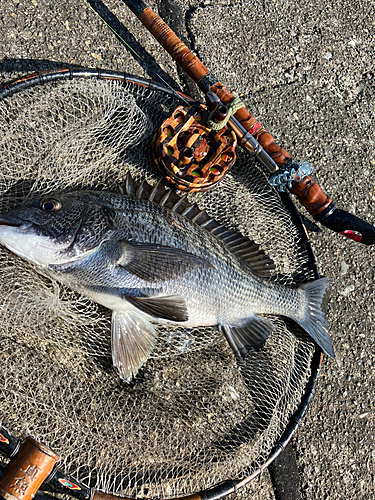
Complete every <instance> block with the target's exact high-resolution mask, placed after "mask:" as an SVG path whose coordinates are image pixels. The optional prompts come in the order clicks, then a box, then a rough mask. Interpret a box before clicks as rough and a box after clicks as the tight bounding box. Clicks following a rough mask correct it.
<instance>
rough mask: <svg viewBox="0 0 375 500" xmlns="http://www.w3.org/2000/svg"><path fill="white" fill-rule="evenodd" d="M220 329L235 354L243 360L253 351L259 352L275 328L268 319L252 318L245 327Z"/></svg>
mask: <svg viewBox="0 0 375 500" xmlns="http://www.w3.org/2000/svg"><path fill="white" fill-rule="evenodd" d="M220 329H221V331H222V332H223V333H224V335H225V338H226V339H227V341H228V343H229V345H230V346H231V348H232V349H233V351H234V354H235V355H236V356H237V357H238V358H239V359H243V358H245V357H246V356H247V355H248V354H249V352H250V351H251V350H255V351H258V350H259V349H260V348H261V347H262V346H263V344H264V343H265V342H266V340H267V338H268V336H269V335H270V333H272V332H273V331H274V330H275V326H274V325H273V324H272V323H271V322H270V321H268V319H266V318H261V317H260V316H252V317H251V318H248V319H247V320H246V323H245V324H244V325H243V326H233V325H231V326H230V325H221V326H220Z"/></svg>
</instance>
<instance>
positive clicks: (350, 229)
mask: <svg viewBox="0 0 375 500" xmlns="http://www.w3.org/2000/svg"><path fill="white" fill-rule="evenodd" d="M314 219H315V220H317V221H318V222H320V224H322V225H323V226H325V227H328V229H331V230H332V231H335V232H336V233H339V234H341V235H343V236H345V237H346V238H349V239H351V240H354V241H357V242H359V243H363V244H364V245H373V244H374V243H375V227H374V226H372V225H371V224H369V223H368V222H366V221H364V220H362V219H360V218H359V217H356V216H355V215H353V214H350V213H349V212H346V211H345V210H340V209H338V208H335V206H334V205H333V203H332V204H331V205H330V206H329V207H327V209H326V210H324V212H322V213H320V214H318V215H316V216H315V217H314Z"/></svg>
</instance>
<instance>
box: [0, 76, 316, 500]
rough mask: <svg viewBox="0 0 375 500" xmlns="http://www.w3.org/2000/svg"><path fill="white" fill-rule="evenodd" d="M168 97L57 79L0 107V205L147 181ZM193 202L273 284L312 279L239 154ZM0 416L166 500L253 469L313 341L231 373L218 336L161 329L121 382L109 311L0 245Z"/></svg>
mask: <svg viewBox="0 0 375 500" xmlns="http://www.w3.org/2000/svg"><path fill="white" fill-rule="evenodd" d="M179 104H184V103H183V101H182V100H181V98H180V97H179V96H177V95H175V96H173V95H170V94H168V93H166V92H162V91H158V90H151V89H149V88H146V87H144V86H140V85H136V84H133V83H130V82H128V83H122V82H120V81H116V80H108V79H100V78H73V79H65V80H61V81H59V80H57V81H53V82H50V83H44V84H43V85H36V86H34V87H30V88H28V87H27V85H26V88H25V89H24V90H23V91H21V92H17V93H14V94H13V95H10V96H7V97H6V98H3V99H2V100H0V158H1V161H0V211H1V212H5V211H8V210H11V209H14V208H17V207H18V206H20V204H21V203H24V202H25V200H27V199H29V198H31V197H35V196H39V195H43V194H45V193H49V192H51V191H61V190H64V191H66V190H76V189H81V188H82V189H87V188H90V189H106V190H108V189H116V187H117V185H118V184H121V182H123V180H124V179H125V176H126V174H127V172H130V173H131V175H132V176H133V177H134V178H135V179H138V180H142V179H146V180H147V181H149V182H150V183H155V182H156V180H157V179H158V174H157V172H156V168H155V166H154V164H153V162H152V160H151V155H150V143H151V139H152V136H153V134H154V132H155V131H156V130H157V128H158V126H159V125H160V123H161V122H162V121H163V120H164V119H165V118H166V117H167V116H168V115H169V114H170V113H171V112H172V110H173V109H174V108H175V107H176V106H177V105H179ZM238 156H239V158H238V161H237V163H236V165H235V166H234V167H233V169H232V170H231V172H230V173H229V174H228V175H227V177H226V178H225V179H224V180H223V181H222V182H221V183H220V184H219V185H218V187H217V188H216V189H215V190H213V191H211V192H207V193H202V194H195V195H191V200H194V201H195V202H196V203H197V204H198V206H199V207H201V208H202V209H206V211H207V212H208V213H209V214H210V215H211V216H212V217H214V218H216V219H217V220H218V221H220V222H221V223H223V224H225V225H227V226H228V227H230V228H232V229H235V230H238V231H240V232H241V233H242V234H243V235H245V236H248V237H249V238H250V239H252V240H255V241H256V242H257V243H258V244H259V245H260V246H261V248H262V249H264V251H265V252H266V253H267V254H269V255H270V256H271V257H272V259H273V260H274V261H275V263H276V268H277V273H278V274H277V278H275V279H277V280H278V281H280V282H282V283H284V284H288V285H292V284H295V283H301V282H303V281H306V280H307V279H311V277H312V274H311V271H309V270H308V265H307V257H306V255H305V253H304V252H303V251H302V250H301V242H300V235H299V233H298V231H297V229H296V226H295V224H294V222H293V221H292V218H291V216H290V214H289V212H288V211H287V210H286V209H285V207H284V205H283V203H282V201H281V200H280V197H279V195H278V194H277V193H276V192H275V191H273V189H271V188H270V186H269V184H268V182H267V178H266V176H265V174H264V173H263V172H262V171H261V170H260V169H259V168H258V167H257V166H256V164H255V163H254V162H253V161H252V159H251V158H249V156H246V155H244V154H242V153H239V155H238ZM0 283H1V285H0V311H1V317H2V321H1V326H0V339H1V352H2V355H1V363H0V380H1V381H2V382H1V383H0V421H2V422H3V424H4V425H5V426H6V427H8V429H10V430H11V431H12V433H14V434H15V435H17V436H18V437H19V438H24V437H26V436H28V435H32V436H34V437H35V438H36V439H38V440H39V441H41V442H42V443H44V444H46V445H48V446H49V447H51V448H52V449H53V450H54V451H56V452H57V453H58V454H59V455H60V456H61V457H62V459H61V462H60V464H59V466H60V468H62V469H63V470H65V471H66V473H69V474H71V475H72V476H73V477H75V478H77V480H80V481H81V482H83V483H84V484H86V485H87V486H89V487H94V488H97V489H100V490H103V491H105V492H110V493H116V494H120V495H123V496H128V497H142V498H155V497H176V496H181V495H186V494H191V493H193V492H197V491H201V490H204V489H206V488H209V487H212V486H214V485H216V484H218V483H220V482H222V481H225V480H227V479H230V478H231V479H233V478H236V479H243V478H246V477H247V476H249V475H251V474H252V473H253V472H254V471H256V470H257V468H259V467H262V465H263V464H264V463H265V461H266V460H267V458H268V457H269V455H270V453H271V451H272V449H273V448H274V447H275V445H276V443H277V442H278V440H279V439H280V437H281V436H282V434H283V432H284V430H285V428H286V427H287V425H288V424H289V422H290V419H291V416H292V415H293V413H294V412H295V411H296V410H297V408H298V407H299V405H300V402H301V399H302V397H303V395H304V393H305V390H306V384H307V381H308V379H309V376H310V371H311V368H310V367H311V360H312V356H313V354H314V350H315V347H314V345H313V344H312V342H310V341H309V339H308V338H306V336H305V335H303V333H301V332H300V331H299V330H298V331H297V330H296V327H295V325H294V324H291V323H287V324H286V322H284V321H283V319H281V318H275V317H271V318H270V319H271V321H272V323H274V324H275V325H277V330H276V331H275V332H273V333H272V335H271V336H270V337H269V339H268V340H267V342H266V344H265V346H264V348H263V349H261V350H260V351H259V352H258V353H250V354H249V356H248V357H247V359H246V361H245V362H244V363H242V364H239V363H238V361H236V358H235V357H234V355H233V353H232V350H231V349H230V347H229V346H228V344H227V342H226V341H225V339H224V338H223V336H222V334H221V333H220V332H219V331H218V330H217V329H216V328H196V329H190V330H187V329H182V328H177V327H176V328H174V327H168V328H166V327H163V328H159V329H158V340H157V345H156V348H155V350H154V352H153V353H152V355H151V358H150V359H149V360H148V361H147V362H146V364H145V365H144V366H143V367H142V369H141V370H140V373H139V374H138V375H137V376H136V378H135V380H134V382H132V383H131V384H130V385H128V384H126V383H125V382H123V381H121V380H120V379H119V377H118V375H117V371H116V370H115V368H113V366H112V362H111V349H110V311H108V310H106V309H105V308H102V307H101V306H99V305H97V304H95V303H92V302H90V301H89V300H88V299H86V298H84V297H82V296H79V295H77V294H76V293H74V292H72V291H71V290H69V289H68V288H65V287H64V286H62V285H60V284H58V283H57V282H54V281H53V280H51V279H48V278H46V277H44V276H42V275H40V274H38V272H36V270H35V269H34V268H33V267H32V266H31V265H29V264H28V263H27V262H25V261H23V260H22V259H21V258H18V257H16V256H14V255H13V254H11V253H10V252H8V251H7V250H6V249H4V248H1V249H0Z"/></svg>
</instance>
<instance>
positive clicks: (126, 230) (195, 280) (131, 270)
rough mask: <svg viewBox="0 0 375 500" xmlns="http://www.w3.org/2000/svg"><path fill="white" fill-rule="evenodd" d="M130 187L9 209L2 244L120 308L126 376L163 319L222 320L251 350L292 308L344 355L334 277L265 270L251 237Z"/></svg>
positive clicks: (119, 343) (120, 360) (189, 323)
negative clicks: (333, 300) (281, 278)
mask: <svg viewBox="0 0 375 500" xmlns="http://www.w3.org/2000/svg"><path fill="white" fill-rule="evenodd" d="M128 186H129V187H128V189H127V191H128V192H129V193H130V194H113V193H107V192H93V191H81V192H72V193H64V194H58V195H56V194H53V195H50V196H47V197H44V198H43V199H39V200H35V201H33V202H32V203H30V204H29V205H28V206H27V207H24V208H22V209H20V210H19V211H17V212H12V213H10V214H6V215H4V216H0V243H2V244H3V245H5V246H6V247H7V248H8V249H9V250H11V251H13V252H14V253H16V254H18V255H20V256H21V257H24V258H26V259H27V260H29V261H31V262H33V263H34V264H36V265H37V266H40V267H41V268H43V272H44V273H47V274H50V275H51V276H52V277H54V278H55V279H57V280H58V281H60V282H62V283H64V284H66V285H68V286H69V287H70V288H72V289H73V290H76V291H78V292H80V293H82V294H84V295H86V296H87V297H89V298H90V299H92V300H93V301H95V302H98V303H100V304H102V305H103V306H105V307H108V308H109V309H111V310H112V311H113V315H112V356H113V362H114V364H115V366H116V367H117V368H118V370H119V373H120V376H121V377H122V378H123V379H124V380H127V381H129V380H131V379H132V377H134V376H135V375H136V373H137V371H138V369H139V367H140V366H141V365H142V364H143V363H144V362H145V360H146V359H147V357H148V356H149V354H150V352H151V351H152V349H153V347H154V344H155V340H156V332H155V329H154V327H153V323H155V322H170V323H178V324H180V325H182V326H186V327H194V326H206V325H219V326H220V327H221V328H222V331H223V333H224V334H225V336H226V338H227V340H228V342H229V343H230V345H231V347H232V348H233V350H234V351H235V353H236V355H237V356H244V355H246V353H247V352H248V349H249V348H251V347H253V348H259V347H260V346H261V345H262V344H263V343H264V342H265V340H266V339H267V337H268V335H269V334H270V333H271V332H272V330H273V329H274V327H273V325H272V323H270V321H269V320H268V319H266V318H262V317H261V316H258V315H259V314H276V315H282V316H286V317H288V318H291V319H293V320H294V321H295V322H297V323H298V324H299V325H300V326H302V327H303V328H304V329H305V330H306V331H307V332H308V333H309V334H310V335H311V337H312V338H313V339H314V340H315V341H316V342H317V343H318V344H319V345H320V346H321V347H322V349H323V350H324V351H325V352H327V353H328V354H329V355H330V356H332V357H333V356H334V353H333V348H332V344H331V340H330V337H329V335H328V332H327V328H326V321H325V317H324V306H325V302H326V300H327V296H328V293H327V292H328V291H329V288H330V281H331V280H329V279H326V278H323V279H321V280H317V281H314V282H310V283H307V284H305V285H303V286H302V287H300V288H291V287H286V286H283V285H280V284H277V283H275V282H273V281H271V280H269V279H267V278H266V277H265V276H267V274H268V271H269V269H270V268H272V265H271V264H272V263H271V261H270V259H269V258H267V257H266V256H265V255H264V254H263V252H261V251H259V249H258V247H257V246H255V245H254V244H253V243H252V242H250V241H249V240H247V239H246V238H244V237H242V236H241V235H236V234H235V233H233V232H232V231H228V230H225V228H222V227H221V226H220V225H219V224H217V223H216V222H215V221H212V220H211V219H209V217H208V216H207V214H205V213H203V212H199V210H197V209H196V207H193V208H192V207H191V206H187V205H186V202H184V201H183V200H182V199H179V198H176V195H174V198H173V196H170V195H169V194H168V192H166V191H165V190H164V188H161V187H159V188H154V189H153V190H150V189H151V188H148V189H146V194H145V193H144V192H142V189H136V188H135V187H134V183H133V182H132V181H131V180H128ZM161 189H162V191H161ZM171 198H173V201H172V202H171V201H170V199H171ZM168 205H169V207H168Z"/></svg>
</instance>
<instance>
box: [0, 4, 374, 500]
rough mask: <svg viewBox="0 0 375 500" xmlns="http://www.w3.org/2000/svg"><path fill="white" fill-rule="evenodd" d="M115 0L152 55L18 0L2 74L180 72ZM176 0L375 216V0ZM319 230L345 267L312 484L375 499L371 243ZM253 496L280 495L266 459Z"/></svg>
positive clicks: (318, 402)
mask: <svg viewBox="0 0 375 500" xmlns="http://www.w3.org/2000/svg"><path fill="white" fill-rule="evenodd" d="M176 1H177V0H176ZM104 4H105V6H106V7H107V8H108V10H109V11H110V13H111V15H113V16H116V18H117V21H118V23H121V25H122V28H121V30H122V33H121V34H122V36H123V38H124V39H125V40H126V41H127V42H128V43H130V44H132V43H135V41H137V42H138V45H137V46H136V50H137V51H138V50H139V53H140V55H141V56H142V57H143V60H142V64H139V63H138V62H137V60H136V58H135V57H133V55H131V53H130V52H129V51H128V50H126V48H125V47H124V45H123V44H122V43H121V42H120V41H119V40H118V39H116V38H115V37H114V36H113V34H112V33H111V32H110V31H109V29H108V28H107V27H106V26H104V25H103V24H102V22H101V21H100V20H99V19H98V18H97V17H96V16H95V15H94V14H93V12H92V11H91V10H90V9H89V8H88V7H87V5H85V4H84V2H83V1H81V0H61V1H59V2H56V1H54V0H31V1H30V0H12V1H10V0H9V1H8V2H3V3H2V8H1V12H0V20H1V27H0V30H1V40H2V43H1V46H0V58H1V60H0V70H1V73H2V79H3V80H6V79H7V78H9V77H10V76H14V75H15V74H20V73H27V72H30V71H34V70H35V69H47V68H52V67H56V66H57V65H64V64H76V65H81V66H89V67H100V68H108V69H118V70H122V71H127V72H129V73H134V74H138V75H141V76H153V77H155V78H156V79H157V78H158V77H157V76H155V72H156V71H162V72H164V73H163V74H164V75H165V76H166V75H169V77H170V78H171V79H173V80H175V81H177V82H179V83H180V84H183V82H181V75H180V74H179V73H178V71H177V69H176V67H175V64H174V62H173V61H172V60H171V59H170V57H169V56H168V55H167V54H165V52H164V51H163V50H162V49H161V48H160V47H159V46H158V44H157V43H156V42H155V41H154V39H153V38H152V36H151V35H150V34H149V33H148V32H147V31H146V30H145V29H144V28H143V26H142V25H140V23H139V21H138V20H137V19H135V17H134V16H133V15H132V14H131V13H130V11H129V10H128V9H127V8H126V7H125V6H124V4H123V3H122V2H121V0H106V1H105V2H104ZM178 4H179V6H180V8H181V9H182V12H184V13H187V16H186V24H185V29H186V35H185V36H187V37H188V38H190V40H191V41H192V42H193V44H194V50H196V51H197V53H198V54H199V56H200V57H201V58H202V60H203V62H204V63H205V64H206V66H207V67H208V68H210V70H211V71H212V72H213V73H214V74H215V75H217V76H218V77H219V78H220V79H221V81H222V83H224V84H225V85H227V87H228V88H229V89H231V91H232V92H236V93H237V94H240V95H241V96H242V98H243V99H244V100H245V102H246V104H247V105H248V108H249V109H250V111H251V112H252V113H253V114H254V115H255V116H256V117H257V118H258V119H259V120H260V122H261V123H263V124H264V125H265V126H266V128H267V129H268V130H269V131H270V132H271V133H273V135H274V136H275V138H276V140H277V141H278V142H279V143H281V144H282V145H283V146H284V147H285V148H286V149H287V150H288V151H289V152H291V153H292V155H293V157H294V158H296V159H298V160H304V159H307V160H309V161H310V162H311V163H312V164H313V166H314V169H315V174H314V175H315V177H316V178H317V179H318V180H319V183H320V185H321V186H322V188H323V189H324V190H325V192H327V193H328V194H329V195H330V196H331V197H332V198H333V200H334V201H335V203H336V205H337V206H338V207H341V208H344V209H346V210H348V211H350V212H352V213H354V214H356V215H357V216H359V217H362V218H365V219H367V220H368V221H369V222H371V223H373V224H374V223H375V216H374V210H373V209H374V203H375V182H374V180H373V176H372V172H373V169H374V167H375V151H374V141H375V134H374V131H375V111H374V102H375V101H374V86H375V70H374V61H375V34H374V33H375V20H374V19H375V15H374V14H375V8H374V3H373V2H365V1H364V0H359V1H358V2H345V1H343V0H333V1H331V2H323V1H322V0H311V1H310V2H298V3H297V2H294V1H291V0H284V1H283V2H279V1H278V0H274V1H272V0H271V1H261V0H254V1H252V2H250V1H249V0H216V1H214V0H204V1H203V2H197V1H195V0H178ZM150 5H151V7H152V8H154V9H156V8H157V6H156V4H155V3H153V2H152V3H151V2H150ZM164 7H165V6H164ZM167 8H168V6H167ZM184 23H185V20H184ZM119 26H120V24H119ZM158 66H159V67H160V68H161V69H157V68H158ZM166 78H168V76H166ZM311 237H312V242H313V246H314V250H315V252H316V256H317V259H318V263H319V266H320V270H321V273H322V274H323V275H326V276H331V277H333V278H334V280H335V282H334V289H333V294H332V299H331V302H330V307H329V324H330V330H331V334H332V338H333V342H334V346H335V350H336V355H337V358H336V360H330V359H327V358H325V359H324V362H323V369H322V373H321V376H320V380H319V383H318V388H317V391H316V394H315V396H314V398H313V401H312V403H311V404H310V406H309V409H308V412H307V415H306V416H305V418H304V420H303V422H302V425H301V427H300V429H299V430H298V431H297V434H296V437H295V439H294V443H295V447H296V449H297V453H298V465H299V470H300V477H301V483H302V498H303V499H304V500H315V499H316V498H320V499H323V500H339V499H340V500H341V499H343V498H355V499H358V500H362V499H368V498H372V497H373V496H374V490H375V442H374V434H375V432H374V422H375V396H374V393H375V345H374V332H375V328H374V323H373V316H374V310H375V307H374V306H375V294H374V287H373V283H374V275H375V257H374V250H373V249H372V248H371V247H364V246H361V245H360V244H355V243H352V242H350V241H347V240H345V239H343V238H341V237H340V236H337V235H334V234H332V233H331V232H329V231H328V230H327V229H324V228H323V229H322V232H321V233H312V236H311ZM246 496H247V497H249V498H250V497H251V498H253V499H254V500H256V499H259V500H260V499H262V500H268V499H272V498H274V497H273V493H272V489H271V486H270V483H269V479H268V476H267V473H265V474H263V475H262V477H261V478H259V479H257V480H256V481H254V482H253V484H252V485H251V486H250V487H249V489H247V490H246V491H245V492H244V493H243V494H242V497H243V498H245V497H246Z"/></svg>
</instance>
